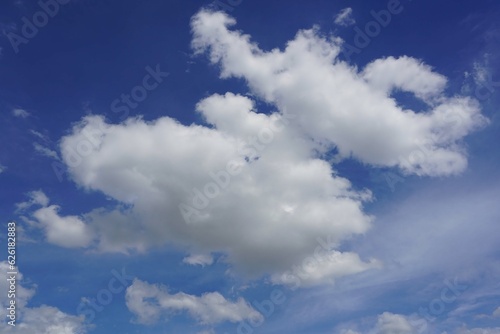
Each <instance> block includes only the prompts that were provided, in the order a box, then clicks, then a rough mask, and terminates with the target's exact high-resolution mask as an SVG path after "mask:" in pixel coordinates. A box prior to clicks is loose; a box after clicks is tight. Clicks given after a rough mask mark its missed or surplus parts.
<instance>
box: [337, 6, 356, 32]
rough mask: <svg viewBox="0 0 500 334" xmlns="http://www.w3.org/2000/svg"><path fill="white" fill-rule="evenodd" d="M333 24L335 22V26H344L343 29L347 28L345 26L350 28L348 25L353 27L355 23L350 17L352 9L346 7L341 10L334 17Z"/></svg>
mask: <svg viewBox="0 0 500 334" xmlns="http://www.w3.org/2000/svg"><path fill="white" fill-rule="evenodd" d="M334 22H335V24H337V25H339V26H344V27H347V26H350V25H353V24H354V23H356V21H355V20H354V18H353V17H352V8H351V7H347V8H344V9H342V10H341V11H340V12H339V13H338V14H337V15H336V16H335V20H334Z"/></svg>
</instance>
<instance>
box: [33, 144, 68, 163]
mask: <svg viewBox="0 0 500 334" xmlns="http://www.w3.org/2000/svg"><path fill="white" fill-rule="evenodd" d="M33 147H34V148H35V151H37V152H38V153H40V154H41V155H43V156H46V157H49V158H54V159H56V160H61V159H60V158H59V155H58V154H57V152H56V151H53V150H51V149H49V148H47V147H45V146H42V145H40V144H38V143H33Z"/></svg>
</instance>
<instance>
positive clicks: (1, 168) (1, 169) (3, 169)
mask: <svg viewBox="0 0 500 334" xmlns="http://www.w3.org/2000/svg"><path fill="white" fill-rule="evenodd" d="M6 169H7V167H5V166H4V165H2V164H0V174H1V173H3V172H5V170H6Z"/></svg>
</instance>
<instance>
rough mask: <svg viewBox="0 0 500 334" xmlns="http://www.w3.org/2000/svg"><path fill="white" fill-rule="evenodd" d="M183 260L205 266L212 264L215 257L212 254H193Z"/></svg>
mask: <svg viewBox="0 0 500 334" xmlns="http://www.w3.org/2000/svg"><path fill="white" fill-rule="evenodd" d="M182 262H184V263H187V264H191V265H200V266H203V267H204V266H206V265H211V264H212V263H213V262H214V258H213V257H212V255H210V254H191V255H189V256H187V257H185V258H184V259H182Z"/></svg>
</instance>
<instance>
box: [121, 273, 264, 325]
mask: <svg viewBox="0 0 500 334" xmlns="http://www.w3.org/2000/svg"><path fill="white" fill-rule="evenodd" d="M125 299H126V303H127V307H128V309H129V310H130V311H131V312H132V313H133V314H134V315H135V316H136V317H137V321H138V322H139V323H142V324H151V323H154V322H155V321H156V320H157V319H158V318H159V317H160V316H165V315H170V314H173V313H176V312H182V311H185V312H187V313H189V315H190V316H191V317H193V318H195V319H196V320H197V321H198V322H200V323H201V324H216V323H220V322H224V321H230V322H240V321H243V320H253V321H261V320H262V315H261V314H260V313H259V312H257V311H256V310H254V309H253V308H252V307H251V306H250V304H248V303H247V302H246V301H245V300H244V299H243V298H239V299H238V300H236V301H234V302H232V301H229V300H227V299H226V298H224V297H223V296H222V295H221V294H220V293H218V292H209V293H205V294H203V295H201V296H199V297H198V296H194V295H189V294H186V293H183V292H179V293H176V294H170V293H169V292H168V290H167V288H166V287H165V286H162V285H156V284H149V283H147V282H143V281H141V280H139V279H135V280H134V282H133V283H132V285H131V286H129V287H128V288H127V291H126V295H125Z"/></svg>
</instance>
